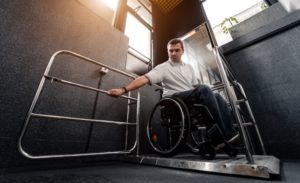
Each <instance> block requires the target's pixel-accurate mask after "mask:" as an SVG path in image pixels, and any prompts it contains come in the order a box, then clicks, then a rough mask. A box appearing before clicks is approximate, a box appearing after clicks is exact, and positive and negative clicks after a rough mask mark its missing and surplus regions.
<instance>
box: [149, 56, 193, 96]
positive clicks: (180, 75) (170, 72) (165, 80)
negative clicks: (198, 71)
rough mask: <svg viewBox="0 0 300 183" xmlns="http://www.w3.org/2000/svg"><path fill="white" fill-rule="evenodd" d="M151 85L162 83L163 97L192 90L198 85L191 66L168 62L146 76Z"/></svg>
mask: <svg viewBox="0 0 300 183" xmlns="http://www.w3.org/2000/svg"><path fill="white" fill-rule="evenodd" d="M145 76H146V77H147V78H148V79H149V81H150V83H151V84H156V83H160V82H161V83H162V85H163V96H168V95H173V94H174V93H176V92H182V91H187V90H191V89H193V88H194V86H196V85H197V84H198V81H197V79H196V76H195V73H194V70H193V68H192V66H191V65H189V64H186V63H183V62H180V63H176V62H172V61H171V60H168V61H166V62H164V63H162V64H159V65H158V66H156V67H155V68H154V69H153V70H151V71H150V72H148V73H147V74H145Z"/></svg>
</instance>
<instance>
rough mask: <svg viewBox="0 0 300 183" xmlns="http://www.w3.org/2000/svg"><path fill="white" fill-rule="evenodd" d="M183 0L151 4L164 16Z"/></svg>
mask: <svg viewBox="0 0 300 183" xmlns="http://www.w3.org/2000/svg"><path fill="white" fill-rule="evenodd" d="M182 1H183V0H152V2H153V3H154V4H155V5H156V6H157V7H158V8H159V9H160V10H161V11H162V12H163V13H165V14H167V13H169V12H170V11H172V10H173V9H174V8H175V7H176V6H177V5H179V4H180V3H181V2H182Z"/></svg>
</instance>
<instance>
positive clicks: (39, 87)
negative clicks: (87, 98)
mask: <svg viewBox="0 0 300 183" xmlns="http://www.w3.org/2000/svg"><path fill="white" fill-rule="evenodd" d="M61 54H67V55H71V56H74V57H77V58H80V59H81V60H83V61H87V62H89V63H92V64H95V65H98V66H101V67H104V68H106V69H109V70H111V71H114V72H117V73H119V74H122V75H124V76H126V77H129V78H132V79H135V78H136V76H134V75H132V74H129V73H127V72H124V71H121V70H118V69H115V68H112V67H109V66H107V65H104V64H102V63H100V62H97V61H95V60H93V59H90V58H88V57H85V56H82V55H80V54H77V53H74V52H71V51H68V50H60V51H57V52H55V53H54V54H53V55H52V56H51V59H50V61H49V63H48V65H47V67H46V70H45V72H44V75H43V77H42V79H41V81H40V84H39V86H38V89H37V91H36V93H35V96H34V99H33V101H32V103H31V106H30V109H29V111H28V113H27V117H26V121H25V124H24V127H23V129H22V131H21V135H20V137H19V140H18V149H19V151H20V153H21V154H22V155H24V156H25V157H27V158H29V159H49V158H66V157H84V156H95V155H109V154H129V153H131V152H133V150H135V149H136V153H137V155H138V154H139V138H138V137H139V116H140V92H139V90H137V97H136V98H132V97H131V93H130V92H129V93H128V96H124V95H122V96H120V98H124V99H127V100H128V102H127V117H126V122H123V121H109V120H100V119H86V118H75V117H69V116H58V115H48V114H37V113H33V110H34V108H35V106H36V103H37V101H38V99H39V97H40V94H41V92H42V89H43V87H44V84H45V81H46V79H48V80H51V81H52V82H60V83H63V84H67V85H71V86H74V87H79V88H83V89H87V90H92V91H96V92H101V93H107V91H105V90H101V89H98V88H93V87H90V86H86V85H82V84H78V83H74V82H70V81H67V80H63V79H60V78H56V77H52V76H49V75H48V74H49V72H50V70H51V67H52V65H53V64H54V60H55V58H56V57H57V56H58V55H61ZM131 101H134V102H136V122H135V123H129V113H130V105H131V104H132V102H131ZM31 118H48V119H61V120H66V121H69V120H72V121H79V122H89V123H102V124H108V123H109V124H114V125H121V126H125V127H126V132H125V135H126V137H125V150H123V151H108V152H93V153H74V154H54V155H32V154H30V153H28V152H26V151H25V150H24V148H23V146H22V140H23V137H24V135H25V133H26V131H27V128H28V125H29V123H30V120H31ZM132 126H133V127H134V126H135V127H136V137H135V138H136V139H135V143H134V145H133V146H132V147H131V148H130V149H128V148H127V146H128V142H127V141H128V137H127V136H128V127H132Z"/></svg>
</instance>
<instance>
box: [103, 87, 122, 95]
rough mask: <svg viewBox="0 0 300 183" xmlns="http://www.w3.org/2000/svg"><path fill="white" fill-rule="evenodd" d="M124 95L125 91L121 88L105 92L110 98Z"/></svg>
mask: <svg viewBox="0 0 300 183" xmlns="http://www.w3.org/2000/svg"><path fill="white" fill-rule="evenodd" d="M124 93H125V90H124V89H123V88H118V89H111V90H108V91H107V95H109V96H112V97H119V96H121V95H123V94H124Z"/></svg>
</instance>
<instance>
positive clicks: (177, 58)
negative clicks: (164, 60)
mask: <svg viewBox="0 0 300 183" xmlns="http://www.w3.org/2000/svg"><path fill="white" fill-rule="evenodd" d="M167 48H168V55H169V59H171V60H172V61H173V62H181V56H182V54H183V49H182V47H181V44H180V43H177V44H169V45H168V47H167Z"/></svg>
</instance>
